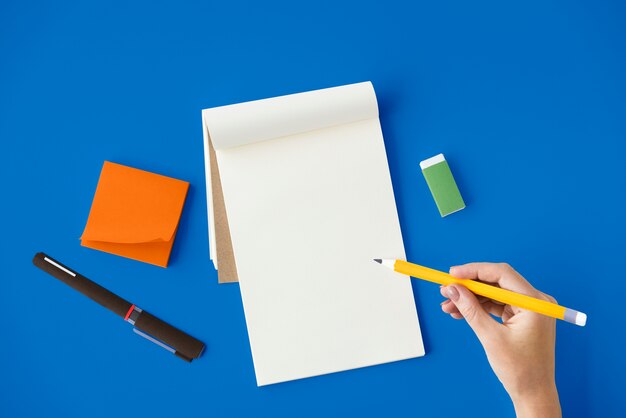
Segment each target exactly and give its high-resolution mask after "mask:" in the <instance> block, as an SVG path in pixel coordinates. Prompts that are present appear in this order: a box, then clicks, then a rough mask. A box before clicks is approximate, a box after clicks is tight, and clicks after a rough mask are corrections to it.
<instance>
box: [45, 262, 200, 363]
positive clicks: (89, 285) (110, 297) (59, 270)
mask: <svg viewBox="0 0 626 418" xmlns="http://www.w3.org/2000/svg"><path fill="white" fill-rule="evenodd" d="M33 264H34V265H35V266H37V267H39V268H40V269H42V270H43V271H45V272H46V273H48V274H50V275H52V276H54V277H56V278H57V279H59V280H61V281H62V282H63V283H65V284H67V285H68V286H70V287H73V288H74V289H75V290H77V291H79V292H80V293H82V294H83V295H85V296H87V297H88V298H90V299H91V300H94V301H96V302H98V303H99V304H100V305H102V306H104V307H105V308H107V309H109V310H111V311H113V312H114V313H116V314H117V315H119V316H121V317H122V318H124V320H125V321H126V322H129V323H130V324H131V325H133V326H134V329H133V331H134V332H135V333H136V334H138V335H141V336H142V337H144V338H146V339H148V340H150V341H152V342H153V343H155V344H157V345H159V346H160V347H163V348H164V349H166V350H167V351H169V352H171V353H173V354H175V355H177V356H178V357H180V358H182V359H183V360H185V361H189V362H191V361H192V360H193V359H194V358H198V357H200V355H201V354H202V351H203V350H204V343H202V342H201V341H198V340H197V339H195V338H193V337H192V336H190V335H188V334H186V333H184V332H182V331H180V330H179V329H177V328H174V327H173V326H171V325H169V324H167V323H166V322H163V321H161V320H160V319H159V318H157V317H155V316H154V315H151V314H149V313H148V312H146V311H144V310H142V309H141V308H139V307H138V306H136V305H135V304H133V303H130V302H128V301H127V300H125V299H122V298H121V297H119V296H117V295H116V294H115V293H113V292H111V291H109V290H107V289H105V288H104V287H102V286H100V285H99V284H97V283H94V282H92V281H91V280H89V279H88V278H86V277H85V276H83V275H81V274H79V273H77V272H75V271H73V270H72V269H70V268H69V267H67V266H65V265H63V264H61V263H59V262H58V261H56V260H54V259H53V258H52V257H49V256H47V255H46V254H44V253H37V254H35V257H34V258H33Z"/></svg>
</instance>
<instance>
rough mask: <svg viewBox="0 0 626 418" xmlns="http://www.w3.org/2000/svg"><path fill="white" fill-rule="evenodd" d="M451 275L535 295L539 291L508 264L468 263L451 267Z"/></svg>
mask: <svg viewBox="0 0 626 418" xmlns="http://www.w3.org/2000/svg"><path fill="white" fill-rule="evenodd" d="M450 274H451V275H452V276H454V277H456V278H458V279H469V280H476V279H478V280H481V281H483V282H487V283H494V284H498V285H499V286H500V287H501V288H503V289H508V290H512V291H514V292H518V293H523V294H527V295H533V294H535V293H536V292H537V290H536V289H535V288H534V287H533V286H532V285H531V284H530V283H529V282H528V281H527V280H526V279H525V278H523V277H522V276H521V275H520V274H519V273H518V272H517V271H515V270H514V269H513V267H511V266H510V265H508V264H506V263H468V264H464V265H462V266H453V267H450Z"/></svg>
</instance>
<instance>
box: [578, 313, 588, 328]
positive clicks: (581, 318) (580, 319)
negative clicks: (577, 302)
mask: <svg viewBox="0 0 626 418" xmlns="http://www.w3.org/2000/svg"><path fill="white" fill-rule="evenodd" d="M575 321H576V325H580V326H581V327H584V326H585V324H587V314H584V313H582V312H576V319H575Z"/></svg>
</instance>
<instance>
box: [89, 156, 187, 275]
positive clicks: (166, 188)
mask: <svg viewBox="0 0 626 418" xmlns="http://www.w3.org/2000/svg"><path fill="white" fill-rule="evenodd" d="M188 189H189V183H188V182H186V181H182V180H177V179H173V178H171V177H166V176H161V175H159V174H154V173H150V172H148V171H143V170H138V169H136V168H131V167H127V166H124V165H120V164H115V163H111V162H109V161H105V162H104V166H103V167H102V172H101V173H100V180H99V181H98V187H97V188H96V195H95V196H94V198H93V203H92V205H91V211H90V212H89V218H88V219H87V225H86V226H85V231H84V232H83V236H82V237H81V245H83V246H84V247H89V248H93V249H96V250H100V251H104V252H107V253H111V254H117V255H121V256H122V257H128V258H132V259H134V260H139V261H143V262H146V263H150V264H155V265H157V266H161V267H167V262H168V260H169V258H170V252H171V251H172V246H173V245H174V238H175V237H176V230H177V229H178V222H179V220H180V215H181V213H182V211H183V205H184V204H185V197H186V196H187V190H188Z"/></svg>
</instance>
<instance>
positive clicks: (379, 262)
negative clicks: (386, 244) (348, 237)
mask: <svg viewBox="0 0 626 418" xmlns="http://www.w3.org/2000/svg"><path fill="white" fill-rule="evenodd" d="M374 261H376V262H377V263H378V264H382V263H383V260H381V259H380V258H375V259H374Z"/></svg>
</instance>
